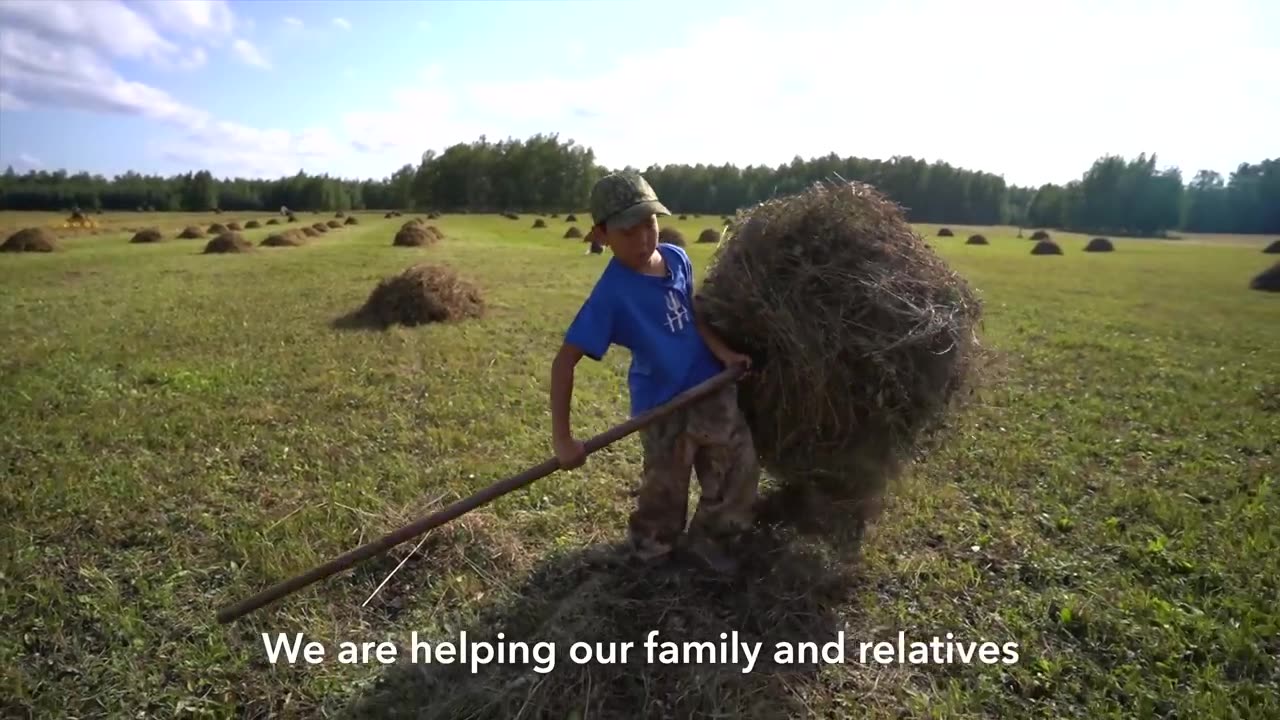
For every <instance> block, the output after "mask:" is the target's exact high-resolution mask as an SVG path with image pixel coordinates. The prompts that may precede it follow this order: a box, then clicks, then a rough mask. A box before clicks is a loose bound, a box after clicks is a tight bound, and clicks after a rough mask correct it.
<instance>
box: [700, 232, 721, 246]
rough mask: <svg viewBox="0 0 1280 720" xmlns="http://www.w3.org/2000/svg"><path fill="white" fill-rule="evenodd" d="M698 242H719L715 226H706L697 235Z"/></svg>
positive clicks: (718, 233) (718, 234)
mask: <svg viewBox="0 0 1280 720" xmlns="http://www.w3.org/2000/svg"><path fill="white" fill-rule="evenodd" d="M698 242H700V243H718V242H720V231H719V230H716V229H715V228H707V229H706V230H703V231H702V232H701V233H700V234H699V235H698Z"/></svg>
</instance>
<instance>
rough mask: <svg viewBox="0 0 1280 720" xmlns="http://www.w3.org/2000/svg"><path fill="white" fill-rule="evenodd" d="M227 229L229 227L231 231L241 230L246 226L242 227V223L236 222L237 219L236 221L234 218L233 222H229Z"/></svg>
mask: <svg viewBox="0 0 1280 720" xmlns="http://www.w3.org/2000/svg"><path fill="white" fill-rule="evenodd" d="M227 229H228V230H230V231H232V232H240V231H241V230H244V228H243V227H241V225H240V223H238V222H236V221H234V220H232V221H231V222H229V223H227Z"/></svg>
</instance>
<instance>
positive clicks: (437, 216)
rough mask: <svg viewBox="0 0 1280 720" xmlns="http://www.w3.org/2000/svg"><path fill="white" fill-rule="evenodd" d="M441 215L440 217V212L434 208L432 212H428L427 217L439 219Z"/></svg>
mask: <svg viewBox="0 0 1280 720" xmlns="http://www.w3.org/2000/svg"><path fill="white" fill-rule="evenodd" d="M397 214H398V213H397ZM439 217H440V213H438V212H436V211H434V210H432V211H431V212H429V213H427V219H428V220H436V219H438V218H439Z"/></svg>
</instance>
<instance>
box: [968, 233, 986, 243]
mask: <svg viewBox="0 0 1280 720" xmlns="http://www.w3.org/2000/svg"><path fill="white" fill-rule="evenodd" d="M965 244H966V245H989V244H990V243H988V242H987V238H986V236H985V235H970V236H969V239H968V240H966V241H965Z"/></svg>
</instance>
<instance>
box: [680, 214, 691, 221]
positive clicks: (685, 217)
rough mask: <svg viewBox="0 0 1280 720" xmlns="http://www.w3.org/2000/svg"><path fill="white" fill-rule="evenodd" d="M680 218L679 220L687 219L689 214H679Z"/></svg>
mask: <svg viewBox="0 0 1280 720" xmlns="http://www.w3.org/2000/svg"><path fill="white" fill-rule="evenodd" d="M680 219H681V220H688V219H689V216H688V215H681V216H680Z"/></svg>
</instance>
